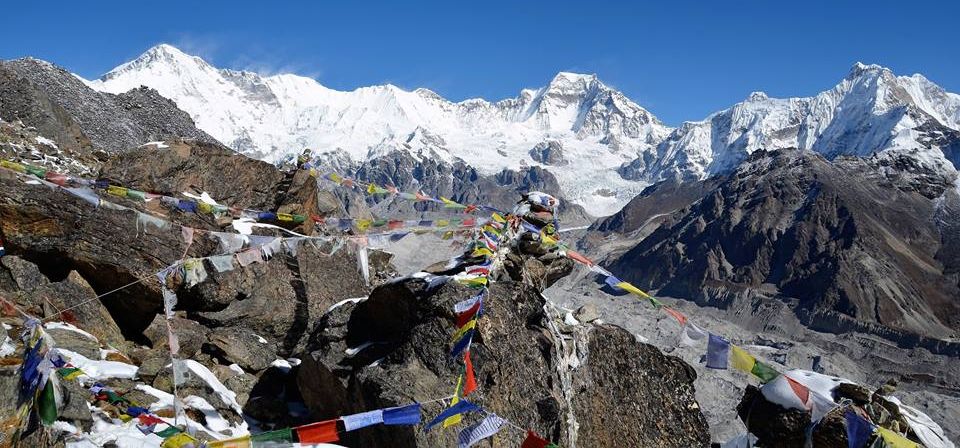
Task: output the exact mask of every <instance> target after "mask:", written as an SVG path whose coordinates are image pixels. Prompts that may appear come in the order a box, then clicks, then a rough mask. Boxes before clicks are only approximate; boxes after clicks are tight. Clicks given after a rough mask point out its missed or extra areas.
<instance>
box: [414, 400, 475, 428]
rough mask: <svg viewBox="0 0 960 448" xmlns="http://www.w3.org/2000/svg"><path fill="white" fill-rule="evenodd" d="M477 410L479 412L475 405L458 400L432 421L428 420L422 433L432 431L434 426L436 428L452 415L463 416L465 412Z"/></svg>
mask: <svg viewBox="0 0 960 448" xmlns="http://www.w3.org/2000/svg"><path fill="white" fill-rule="evenodd" d="M477 410H480V407H478V406H477V405H475V404H473V403H471V402H469V401H467V400H460V401H458V402H457V403H456V404H454V405H452V406H450V407H449V408H446V409H444V410H443V412H441V413H440V414H439V415H437V416H436V417H434V419H433V420H430V423H427V426H426V427H425V428H424V431H429V430H431V429H433V427H434V426H437V424H439V423H440V422H442V421H444V420H446V419H448V418H450V417H452V416H454V415H460V414H465V413H467V412H471V411H477Z"/></svg>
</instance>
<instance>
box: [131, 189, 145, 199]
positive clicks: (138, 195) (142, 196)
mask: <svg viewBox="0 0 960 448" xmlns="http://www.w3.org/2000/svg"><path fill="white" fill-rule="evenodd" d="M127 198H128V199H136V200H138V201H146V200H147V195H146V193H144V192H142V191H139V190H130V189H128V190H127Z"/></svg>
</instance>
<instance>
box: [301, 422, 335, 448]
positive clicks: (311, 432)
mask: <svg viewBox="0 0 960 448" xmlns="http://www.w3.org/2000/svg"><path fill="white" fill-rule="evenodd" d="M296 431H297V439H299V441H300V443H325V442H336V441H338V440H340V436H339V435H338V434H337V420H327V421H323V422H317V423H311V424H309V425H304V426H298V427H296Z"/></svg>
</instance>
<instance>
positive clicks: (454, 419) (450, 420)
mask: <svg viewBox="0 0 960 448" xmlns="http://www.w3.org/2000/svg"><path fill="white" fill-rule="evenodd" d="M462 385H463V374H460V376H458V377H457V385H456V386H455V387H454V388H453V399H452V400H450V406H451V407H453V406H454V405H455V404H457V403H458V402H460V396H461V395H462V393H461V390H460V387H461V386H462ZM461 421H463V416H462V415H460V414H457V415H454V416H451V417H447V418H446V419H445V420H444V421H443V427H444V428H449V427H451V426H453V425H456V424H459V423H460V422H461Z"/></svg>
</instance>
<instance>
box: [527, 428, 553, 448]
mask: <svg viewBox="0 0 960 448" xmlns="http://www.w3.org/2000/svg"><path fill="white" fill-rule="evenodd" d="M547 445H550V441H549V440H547V439H544V438H541V437H540V436H538V435H537V434H536V433H535V432H533V431H530V430H527V438H525V439H523V444H521V445H520V448H546V447H547Z"/></svg>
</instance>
